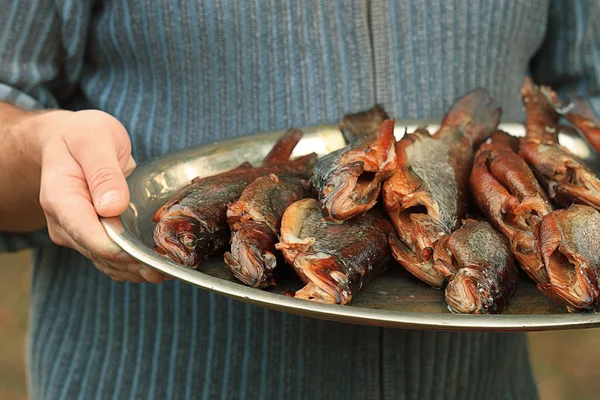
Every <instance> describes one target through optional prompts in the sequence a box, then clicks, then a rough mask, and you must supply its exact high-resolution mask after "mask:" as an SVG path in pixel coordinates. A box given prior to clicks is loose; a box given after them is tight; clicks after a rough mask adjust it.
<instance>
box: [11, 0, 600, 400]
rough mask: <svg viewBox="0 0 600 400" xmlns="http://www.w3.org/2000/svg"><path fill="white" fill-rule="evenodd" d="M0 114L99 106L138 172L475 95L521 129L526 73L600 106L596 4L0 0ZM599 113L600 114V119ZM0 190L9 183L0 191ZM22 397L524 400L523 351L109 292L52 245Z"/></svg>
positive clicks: (200, 300) (47, 246)
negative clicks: (176, 159) (284, 132)
mask: <svg viewBox="0 0 600 400" xmlns="http://www.w3.org/2000/svg"><path fill="white" fill-rule="evenodd" d="M0 5H1V6H2V12H0V100H4V101H8V102H12V103H15V104H18V105H20V106H22V107H26V108H49V107H62V108H67V109H81V108H96V109H101V110H105V111H107V112H109V113H110V114H112V115H114V116H115V117H117V118H118V119H119V120H120V121H121V122H122V123H123V124H124V125H125V127H126V128H127V129H128V131H129V133H130V135H131V140H132V144H133V156H134V158H135V159H136V161H137V162H138V164H140V163H142V162H144V161H146V160H149V159H151V158H153V157H157V156H160V155H162V154H165V153H168V152H170V151H173V150H177V149H181V148H184V147H187V146H190V145H195V144H200V143H203V142H207V141H213V140H217V139H224V138H228V137H233V136H236V135H242V134H250V133H253V132H259V131H268V130H274V129H285V128H288V127H292V126H295V127H298V126H303V125H313V124H321V123H336V122H337V121H338V120H339V118H340V117H341V116H342V115H343V114H345V113H348V112H356V111H359V110H363V109H365V108H368V107H371V106H372V105H373V104H374V103H381V104H382V105H383V106H384V108H385V109H386V110H387V111H388V112H389V113H390V115H392V116H394V117H395V118H398V119H400V118H421V117H427V118H439V117H441V116H443V114H444V113H445V112H446V111H447V109H448V107H449V106H450V105H451V104H452V102H453V101H454V100H455V99H456V98H457V97H459V96H461V95H462V94H464V93H465V92H467V91H469V90H471V89H474V88H476V87H480V86H482V87H485V88H487V89H488V90H489V91H490V92H491V94H492V95H493V96H495V97H496V98H497V99H499V101H500V102H501V103H502V107H503V111H504V112H503V118H504V120H513V121H514V120H517V121H519V120H522V119H523V111H522V104H521V100H520V97H519V88H520V86H521V84H522V82H523V78H524V76H525V75H526V74H531V75H532V76H533V77H534V78H535V79H536V80H537V81H538V82H543V83H548V84H551V85H553V86H554V87H556V88H559V89H560V90H561V91H566V90H577V91H579V92H580V93H582V94H584V95H587V96H589V97H590V99H591V100H592V101H594V102H595V104H596V105H597V106H598V105H600V104H599V103H598V98H594V96H597V95H598V94H599V90H600V87H599V83H598V82H599V77H600V2H599V1H597V0H581V1H579V0H576V1H571V0H396V1H394V0H352V1H350V0H348V1H341V0H339V1H332V0H314V1H312V0H311V1H291V0H287V1H284V0H264V1H260V0H247V1H243V2H242V1H235V0H185V1H184V0H99V1H92V0H27V1H24V0H19V1H17V0H0ZM597 109H599V110H600V107H599V108H597ZM0 184H1V183H0ZM0 239H1V240H0V249H2V250H7V251H10V250H15V249H19V248H25V247H32V248H35V252H34V257H33V259H32V263H33V280H32V286H31V324H30V332H29V341H28V343H29V345H28V356H27V357H28V373H29V383H30V391H31V396H32V398H33V399H75V398H83V399H147V398H152V399H182V398H201V399H238V398H246V399H275V398H277V399H318V398H320V399H399V398H401V399H404V398H406V399H426V398H436V399H484V398H485V399H533V398H535V397H536V396H537V394H536V387H535V383H534V380H533V378H532V374H531V371H530V366H529V360H528V349H527V344H526V336H525V335H524V334H522V333H467V332H464V333H449V332H434V331H430V332H424V331H417V330H397V329H383V328H376V327H365V326H355V325H345V324H340V323H331V322H325V321H322V320H316V319H309V318H302V317H297V316H293V315H290V314H286V313H282V312H274V311H267V310H264V309H261V308H257V307H254V306H250V305H247V304H243V303H240V302H236V301H233V300H230V299H227V298H225V297H222V296H219V295H216V294H213V293H209V292H207V291H204V290H201V289H198V288H195V287H192V286H190V285H187V284H184V283H180V282H177V281H172V282H166V283H162V284H159V285H151V284H131V283H119V282H114V281H112V280H111V279H110V278H108V277H107V276H105V275H103V274H101V273H100V272H98V271H97V270H96V269H95V268H94V267H93V266H92V265H91V263H90V261H88V260H87V259H85V258H84V257H82V256H81V255H79V254H78V253H76V252H74V251H72V250H69V249H66V248H60V247H58V246H56V245H54V244H52V243H51V242H50V240H49V239H48V235H47V234H46V233H45V232H36V233H32V234H30V235H10V234H4V235H1V236H0Z"/></svg>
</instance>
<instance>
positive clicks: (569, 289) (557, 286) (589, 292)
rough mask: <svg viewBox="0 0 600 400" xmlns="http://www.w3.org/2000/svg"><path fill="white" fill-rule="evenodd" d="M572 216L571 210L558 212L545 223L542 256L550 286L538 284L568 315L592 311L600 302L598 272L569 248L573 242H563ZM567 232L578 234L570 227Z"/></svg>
mask: <svg viewBox="0 0 600 400" xmlns="http://www.w3.org/2000/svg"><path fill="white" fill-rule="evenodd" d="M582 207H583V206H582ZM572 215H573V214H570V213H569V210H558V211H554V212H553V213H551V214H549V215H547V216H546V217H545V218H544V220H543V221H542V225H541V228H540V252H541V254H542V259H543V261H544V264H545V266H546V272H547V274H548V283H547V284H538V288H539V289H540V290H541V291H542V292H543V293H544V294H546V295H547V296H548V297H550V298H551V299H552V300H554V301H555V302H556V303H558V304H561V305H564V306H566V308H567V310H568V311H571V312H572V311H592V310H594V309H595V308H596V307H597V305H598V303H599V302H600V289H599V288H598V277H597V276H596V272H597V271H594V267H593V266H592V265H591V264H590V261H589V260H588V259H586V257H585V256H584V255H582V254H579V253H578V252H577V249H576V248H572V245H569V240H570V239H568V238H563V234H562V232H561V229H560V225H561V221H562V219H567V221H571V222H572V221H573V219H572V218H573V217H572ZM569 217H571V218H570V219H569ZM590 223H594V221H593V220H592V221H590ZM563 229H565V230H568V231H576V230H577V225H572V224H568V225H567V226H566V227H563Z"/></svg>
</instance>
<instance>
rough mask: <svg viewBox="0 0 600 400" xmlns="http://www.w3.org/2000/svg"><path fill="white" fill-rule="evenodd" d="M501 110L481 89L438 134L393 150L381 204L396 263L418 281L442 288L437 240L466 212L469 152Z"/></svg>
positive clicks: (415, 136) (421, 134)
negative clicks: (394, 163) (389, 225)
mask: <svg viewBox="0 0 600 400" xmlns="http://www.w3.org/2000/svg"><path fill="white" fill-rule="evenodd" d="M500 115H501V109H500V105H499V104H498V102H497V101H496V100H495V99H494V98H492V97H490V96H489V94H488V93H487V92H486V91H485V90H483V89H476V90H474V91H472V92H470V93H468V94H466V95H465V96H463V97H462V98H460V99H458V100H457V101H456V102H455V104H454V105H453V106H452V107H451V108H450V110H449V111H448V113H447V114H446V116H445V117H444V120H443V121H442V124H441V126H440V129H439V130H438V131H437V132H436V133H435V134H433V135H430V134H429V132H427V130H426V129H425V128H419V129H417V130H416V131H415V132H414V133H411V134H407V135H405V136H404V137H403V138H402V139H401V140H400V141H399V142H398V143H397V144H396V157H397V169H396V171H395V173H394V174H393V176H392V177H391V178H389V179H388V180H387V181H386V182H385V184H384V185H383V191H382V193H383V202H384V204H385V207H386V209H387V212H388V214H389V216H390V218H391V220H392V223H393V224H394V226H395V228H396V232H397V233H398V238H397V239H395V240H393V241H392V243H391V246H392V251H393V254H394V256H395V258H396V260H397V261H398V262H399V263H400V264H401V265H402V266H403V267H404V268H406V269H407V270H408V271H409V272H410V273H412V274H413V275H415V276H416V277H417V278H419V279H421V280H423V281H424V282H426V283H428V284H429V285H431V286H434V287H438V288H439V287H441V286H442V284H443V282H444V277H443V276H442V274H440V273H439V272H438V271H436V270H435V269H434V268H433V252H434V249H435V246H436V243H437V242H438V240H439V239H440V238H441V237H442V236H443V235H445V234H448V233H451V232H452V231H453V230H455V229H456V228H458V227H459V224H460V221H461V219H463V218H464V216H465V213H466V209H467V198H468V193H469V187H468V186H469V174H470V172H471V166H472V163H473V151H474V150H473V149H474V148H475V147H477V146H479V145H480V144H481V143H483V142H484V141H485V140H487V139H488V138H489V136H490V135H491V134H492V133H493V132H494V131H495V130H496V127H497V126H498V123H499V122H500Z"/></svg>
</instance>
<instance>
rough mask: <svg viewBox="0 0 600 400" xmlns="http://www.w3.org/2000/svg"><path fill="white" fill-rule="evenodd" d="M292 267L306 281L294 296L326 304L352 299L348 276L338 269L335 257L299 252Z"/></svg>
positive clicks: (339, 267)
mask: <svg viewBox="0 0 600 400" xmlns="http://www.w3.org/2000/svg"><path fill="white" fill-rule="evenodd" d="M294 268H295V269H296V270H297V271H298V275H299V276H300V277H301V278H302V280H303V281H304V282H305V283H306V286H304V287H303V288H302V289H300V290H298V291H297V292H296V293H295V295H294V297H296V298H299V299H304V300H314V301H318V302H321V303H328V304H342V305H343V304H347V303H349V302H350V300H351V299H352V293H351V292H350V290H349V288H348V277H347V276H346V275H345V274H344V273H343V272H341V271H340V269H341V266H340V264H339V260H338V259H337V257H335V256H332V255H330V254H327V253H322V252H318V253H314V254H300V255H298V256H297V257H296V259H295V260H294Z"/></svg>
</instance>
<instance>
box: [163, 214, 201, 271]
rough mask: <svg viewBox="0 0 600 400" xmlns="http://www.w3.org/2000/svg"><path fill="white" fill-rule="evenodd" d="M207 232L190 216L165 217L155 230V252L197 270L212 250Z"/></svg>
mask: <svg viewBox="0 0 600 400" xmlns="http://www.w3.org/2000/svg"><path fill="white" fill-rule="evenodd" d="M205 232H206V229H205V227H204V226H203V224H202V223H201V222H200V221H199V220H198V219H197V218H194V217H191V216H188V215H175V216H169V217H165V218H163V219H161V220H160V221H159V222H158V223H157V224H156V228H155V229H154V234H153V237H154V242H155V244H156V246H155V250H156V252H157V253H159V254H161V255H164V256H167V257H169V258H170V259H172V260H173V261H175V262H177V263H179V264H182V265H185V266H187V267H190V268H196V267H197V266H198V264H199V263H200V261H201V259H202V257H203V256H204V255H206V254H208V251H207V250H208V249H209V248H210V241H209V240H207V239H206V237H205Z"/></svg>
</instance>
